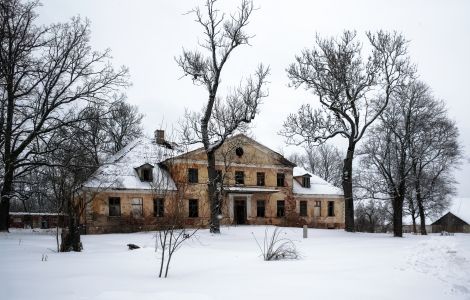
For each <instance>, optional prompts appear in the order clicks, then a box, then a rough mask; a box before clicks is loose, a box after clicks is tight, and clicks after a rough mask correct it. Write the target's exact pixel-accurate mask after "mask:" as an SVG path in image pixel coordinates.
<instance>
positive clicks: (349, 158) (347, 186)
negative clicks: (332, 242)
mask: <svg viewBox="0 0 470 300" xmlns="http://www.w3.org/2000/svg"><path fill="white" fill-rule="evenodd" d="M354 147H355V144H354V142H352V141H350V142H349V147H348V152H347V154H346V159H345V160H344V165H343V174H342V185H343V192H344V206H345V207H344V208H345V212H344V214H345V227H346V228H345V230H346V231H348V232H354V201H353V186H352V163H353V157H354Z"/></svg>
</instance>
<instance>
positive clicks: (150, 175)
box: [141, 168, 153, 182]
mask: <svg viewBox="0 0 470 300" xmlns="http://www.w3.org/2000/svg"><path fill="white" fill-rule="evenodd" d="M141 173H142V178H141V181H143V182H152V181H153V172H152V169H150V168H142V170H141ZM146 174H147V175H148V176H145V175H146Z"/></svg>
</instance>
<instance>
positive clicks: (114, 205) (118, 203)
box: [108, 197, 121, 217]
mask: <svg viewBox="0 0 470 300" xmlns="http://www.w3.org/2000/svg"><path fill="white" fill-rule="evenodd" d="M111 201H112V202H113V203H111ZM115 201H117V204H116V203H114V202H115ZM111 207H118V213H117V214H114V213H113V214H111V211H112V209H111ZM108 216H109V217H120V216H121V197H109V198H108Z"/></svg>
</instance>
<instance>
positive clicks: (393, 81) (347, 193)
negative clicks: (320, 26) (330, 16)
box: [281, 31, 412, 232]
mask: <svg viewBox="0 0 470 300" xmlns="http://www.w3.org/2000/svg"><path fill="white" fill-rule="evenodd" d="M367 40H368V42H369V44H370V46H371V49H372V50H371V53H370V54H369V56H368V57H367V58H364V57H363V55H362V44H361V42H360V41H359V40H358V37H357V35H356V33H355V32H351V31H345V32H344V33H343V34H342V35H341V36H339V37H338V38H321V37H320V36H318V35H317V38H316V45H315V46H314V47H313V49H306V50H304V51H302V53H301V54H300V55H298V56H297V57H296V61H295V62H294V63H293V64H291V65H290V66H289V67H288V69H287V73H288V76H289V79H290V81H291V84H292V85H293V86H295V87H299V86H305V88H306V89H308V90H309V91H311V92H313V94H314V95H316V96H317V97H318V98H317V99H318V102H319V104H320V107H319V108H316V109H314V108H313V107H312V106H311V105H310V104H305V105H302V106H301V108H300V109H299V110H298V112H297V113H296V114H291V115H289V117H288V119H287V120H286V121H285V123H284V128H283V130H282V131H281V134H282V135H284V136H285V137H286V138H287V141H288V142H289V143H294V144H301V143H306V144H321V143H324V142H325V141H326V140H329V139H332V138H334V137H336V136H340V137H343V138H345V139H346V140H347V145H348V147H347V151H346V157H345V158H344V163H343V172H342V186H343V191H344V197H345V227H346V228H345V229H346V231H350V232H352V231H354V202H353V185H352V184H353V182H352V180H353V159H354V151H355V149H356V145H357V143H358V142H359V141H360V140H361V139H362V137H363V136H364V134H365V132H366V129H367V128H368V127H369V126H370V125H371V124H372V123H373V122H374V121H375V120H376V119H377V118H378V117H379V116H380V114H381V113H382V112H383V110H384V109H385V108H386V107H387V105H388V103H389V101H390V97H391V96H392V94H393V93H394V92H395V90H396V88H397V87H398V86H400V85H401V84H402V83H403V82H404V81H406V79H407V78H408V76H409V75H410V74H411V73H412V68H410V64H409V59H408V56H407V42H406V40H405V39H404V37H403V36H402V35H401V34H398V33H388V32H383V31H379V32H377V33H370V32H369V33H367Z"/></svg>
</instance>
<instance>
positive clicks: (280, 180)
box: [277, 173, 286, 186]
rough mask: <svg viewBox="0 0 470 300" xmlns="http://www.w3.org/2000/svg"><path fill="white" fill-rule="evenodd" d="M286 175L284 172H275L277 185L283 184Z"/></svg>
mask: <svg viewBox="0 0 470 300" xmlns="http://www.w3.org/2000/svg"><path fill="white" fill-rule="evenodd" d="M285 178H286V175H285V174H284V173H277V186H284V181H285Z"/></svg>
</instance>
